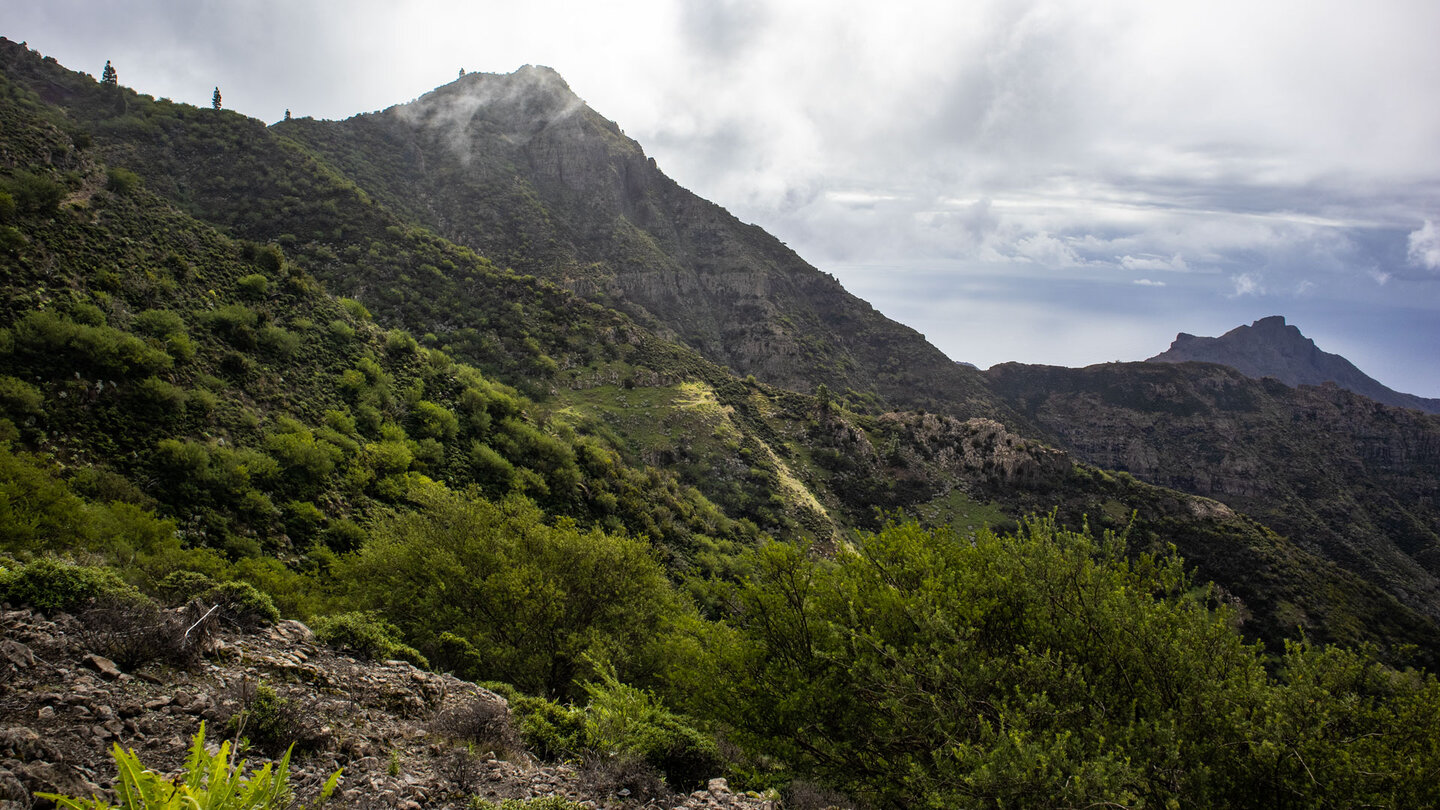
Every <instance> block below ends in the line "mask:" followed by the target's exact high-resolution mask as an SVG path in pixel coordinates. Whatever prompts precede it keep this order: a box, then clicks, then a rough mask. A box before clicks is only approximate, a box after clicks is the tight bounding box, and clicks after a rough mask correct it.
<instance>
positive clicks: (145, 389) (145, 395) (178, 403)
mask: <svg viewBox="0 0 1440 810" xmlns="http://www.w3.org/2000/svg"><path fill="white" fill-rule="evenodd" d="M134 393H135V400H136V404H137V405H139V407H140V409H141V410H142V411H148V412H149V413H150V414H152V415H158V416H176V415H178V414H179V413H180V412H181V411H183V410H185V402H186V400H187V399H188V396H187V394H186V393H185V389H183V388H181V387H180V386H178V385H174V384H172V383H169V382H166V381H165V380H162V379H160V378H159V377H146V378H145V379H143V380H141V381H140V382H138V383H136V384H135V392H134Z"/></svg>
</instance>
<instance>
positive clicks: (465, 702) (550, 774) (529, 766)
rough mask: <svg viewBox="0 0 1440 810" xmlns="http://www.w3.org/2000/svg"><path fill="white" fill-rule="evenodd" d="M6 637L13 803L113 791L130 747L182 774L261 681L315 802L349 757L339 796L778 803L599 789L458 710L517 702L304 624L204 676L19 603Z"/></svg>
mask: <svg viewBox="0 0 1440 810" xmlns="http://www.w3.org/2000/svg"><path fill="white" fill-rule="evenodd" d="M0 631H3V636H4V640H3V641H0V807H6V808H9V807H13V808H28V807H31V806H32V804H33V806H41V805H47V804H48V803H45V802H36V800H34V799H33V794H34V793H35V792H58V793H62V794H69V795H76V796H82V797H89V796H92V795H100V796H107V795H109V790H108V786H109V784H110V783H111V780H113V778H114V776H115V769H114V765H113V763H112V762H111V760H110V754H109V752H110V748H111V746H112V745H114V744H119V745H120V746H122V747H123V748H125V749H129V750H134V751H135V753H137V754H138V755H139V757H140V761H141V762H142V763H144V764H145V765H147V766H149V767H152V768H156V769H159V770H162V771H169V770H178V769H179V768H180V767H181V766H182V765H183V764H184V761H185V752H186V749H187V747H188V746H189V743H190V738H191V736H192V735H193V734H194V733H195V731H196V729H197V728H198V727H199V726H200V723H201V722H202V721H204V722H205V723H206V724H207V737H208V739H210V740H211V741H213V742H216V743H218V742H219V741H220V740H222V739H226V738H227V737H228V736H229V732H227V729H226V722H227V720H229V718H231V717H234V716H236V714H237V713H239V712H240V711H242V709H244V708H245V707H246V706H247V705H249V703H248V702H247V701H249V700H251V699H253V695H254V694H255V689H256V685H257V684H266V685H268V686H270V687H272V688H273V689H274V690H275V692H276V694H277V695H279V697H280V698H281V699H283V700H286V701H289V706H290V711H291V713H292V714H291V716H290V717H288V718H287V719H288V720H289V721H290V722H292V723H293V724H294V725H293V729H292V731H293V733H294V739H295V741H296V753H295V755H294V758H293V759H292V762H291V778H290V784H291V785H292V786H293V787H294V789H295V792H296V795H297V798H299V799H301V800H308V799H310V798H313V797H314V796H315V795H316V794H317V793H318V791H319V788H320V785H321V784H322V782H323V781H324V779H325V778H326V777H327V776H328V775H329V774H330V773H333V772H334V771H335V769H337V768H342V767H343V768H344V769H345V770H344V774H343V776H342V779H341V782H340V785H339V789H338V790H337V791H336V793H335V795H334V797H333V798H332V801H331V804H330V805H327V806H336V807H387V808H411V809H412V810H414V809H418V808H420V807H437V808H446V807H455V808H463V807H467V806H468V803H469V802H470V800H471V797H474V796H479V797H481V798H483V799H486V800H495V801H498V800H500V799H527V798H535V797H542V796H563V797H565V798H568V799H570V800H573V801H579V802H583V803H586V804H587V805H588V806H590V807H594V808H622V807H639V806H641V805H642V804H643V806H644V807H647V808H674V809H675V810H682V809H683V810H702V808H704V809H705V810H773V808H774V805H775V802H773V801H767V800H765V799H761V798H759V797H756V796H753V795H752V796H747V795H743V794H738V793H734V792H731V791H730V789H729V788H728V787H727V786H726V784H725V780H723V779H715V780H711V782H710V784H709V786H708V788H707V789H706V790H701V791H696V792H694V793H680V794H677V795H673V796H668V797H652V798H651V800H649V801H647V802H642V801H640V800H638V799H631V800H627V799H626V797H623V796H619V795H615V792H613V791H612V792H611V793H609V794H606V793H597V784H596V780H595V779H594V778H593V777H592V776H590V775H588V774H586V773H585V772H584V769H583V768H581V767H577V766H575V765H570V764H563V763H562V764H546V763H542V762H537V761H535V760H534V759H533V758H532V757H530V756H529V755H528V754H526V753H525V752H524V751H523V750H518V749H517V750H504V749H497V747H496V746H495V745H493V744H488V745H487V744H484V743H480V744H476V743H477V741H475V740H465V739H457V737H456V736H455V734H454V731H455V730H456V729H457V728H458V727H460V726H459V725H457V724H456V723H455V722H453V721H452V722H447V720H446V718H447V717H449V716H453V715H454V714H456V713H460V714H462V715H463V714H464V713H465V712H467V711H468V712H475V711H476V710H477V709H476V707H480V709H482V710H483V709H484V708H485V707H489V709H490V710H491V711H492V712H498V713H499V714H500V715H501V716H502V717H503V716H505V714H506V713H507V712H508V707H507V705H506V702H505V699H504V698H503V697H501V696H499V695H497V694H495V693H494V692H491V691H489V690H487V689H483V688H481V687H478V686H476V685H474V684H472V683H467V682H465V681H461V680H459V679H457V678H455V677H452V676H450V675H445V674H439V673H434V672H424V671H421V670H418V669H416V668H415V667H413V666H411V665H410V664H408V663H405V662H403V661H384V662H376V661H363V660H357V659H356V658H353V657H351V656H348V655H346V654H345V653H344V652H343V651H340V650H336V649H333V648H330V647H327V646H325V645H322V644H317V643H316V642H315V639H314V636H313V634H311V633H310V631H309V629H308V628H306V627H305V626H304V625H303V624H300V623H299V622H295V621H288V622H283V623H281V624H280V625H278V626H275V627H270V628H265V629H262V630H260V631H257V632H254V633H240V632H225V633H222V634H220V635H219V636H218V637H216V638H214V639H213V641H212V643H211V644H210V646H209V651H208V652H207V654H206V656H205V658H204V659H203V660H202V661H201V662H200V663H199V664H198V665H197V666H196V667H194V668H193V669H191V670H186V669H176V668H172V667H169V666H161V665H157V664H147V665H142V666H137V667H136V668H135V669H134V670H133V671H128V672H122V671H121V670H120V668H119V667H118V666H116V664H115V663H114V662H113V661H110V660H109V659H106V658H103V657H101V656H100V655H97V654H96V653H94V652H92V651H91V649H92V647H93V646H94V641H95V640H96V636H95V635H94V634H93V633H91V632H87V627H86V625H85V624H83V623H82V622H81V621H80V620H79V619H77V618H75V617H73V616H70V615H68V614H63V613H61V614H57V615H55V616H53V617H48V618H47V617H46V616H44V615H43V614H40V613H36V612H33V611H31V610H10V609H8V606H6V609H4V610H3V612H0ZM461 725H463V724H461ZM467 743H470V744H471V747H469V748H467ZM276 753H279V752H277V751H251V752H248V753H247V756H249V757H250V758H251V759H252V760H253V759H254V758H255V757H256V756H257V755H258V756H260V758H262V759H263V758H265V757H266V756H267V755H268V756H273V755H275V754H276ZM602 787H603V786H602ZM111 798H112V799H113V796H112V797H111Z"/></svg>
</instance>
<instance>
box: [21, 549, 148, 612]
mask: <svg viewBox="0 0 1440 810" xmlns="http://www.w3.org/2000/svg"><path fill="white" fill-rule="evenodd" d="M97 599H106V600H115V601H126V602H137V603H143V602H144V601H145V597H144V596H142V595H141V594H140V592H139V591H137V590H135V588H134V587H132V586H131V585H129V584H127V583H126V582H125V580H123V579H121V578H120V575H119V574H117V573H115V572H114V571H113V570H111V569H109V568H96V567H94V566H89V565H73V564H71V563H66V562H60V561H58V560H54V559H50V558H48V557H42V558H40V559H38V560H34V561H32V562H29V563H26V564H25V565H22V566H20V567H19V568H16V569H14V570H11V571H0V601H4V602H10V603H11V604H20V605H30V606H31V607H33V608H36V609H39V610H45V611H51V610H63V611H66V612H70V613H73V612H75V611H77V610H79V609H80V608H83V607H85V606H86V605H87V604H89V603H90V602H92V601H94V600H97Z"/></svg>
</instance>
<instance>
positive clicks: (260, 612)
mask: <svg viewBox="0 0 1440 810" xmlns="http://www.w3.org/2000/svg"><path fill="white" fill-rule="evenodd" d="M198 598H199V599H200V600H201V601H202V602H204V603H205V604H207V605H209V604H213V605H217V606H219V611H218V614H219V617H220V621H222V622H224V623H226V624H229V625H231V626H234V627H239V628H241V629H243V630H255V629H257V628H260V627H264V626H266V625H272V624H275V623H276V622H278V621H280V611H279V610H278V609H277V608H276V607H275V602H274V600H272V599H271V598H270V595H269V594H267V593H265V592H263V591H261V590H259V589H258V588H256V587H255V586H254V585H251V584H250V583H248V582H238V581H232V582H222V583H220V584H218V585H215V586H213V587H211V588H209V589H208V590H206V591H204V592H202V593H201V594H200V595H199V597H198Z"/></svg>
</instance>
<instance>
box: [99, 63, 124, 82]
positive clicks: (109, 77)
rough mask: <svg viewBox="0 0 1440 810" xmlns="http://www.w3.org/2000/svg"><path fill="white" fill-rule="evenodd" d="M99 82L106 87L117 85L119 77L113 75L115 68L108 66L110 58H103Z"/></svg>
mask: <svg viewBox="0 0 1440 810" xmlns="http://www.w3.org/2000/svg"><path fill="white" fill-rule="evenodd" d="M100 84H102V85H104V86H106V87H118V86H119V85H120V77H119V76H117V75H115V68H113V67H111V66H110V60H109V59H106V60H105V71H104V72H103V73H101V74H100Z"/></svg>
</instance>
